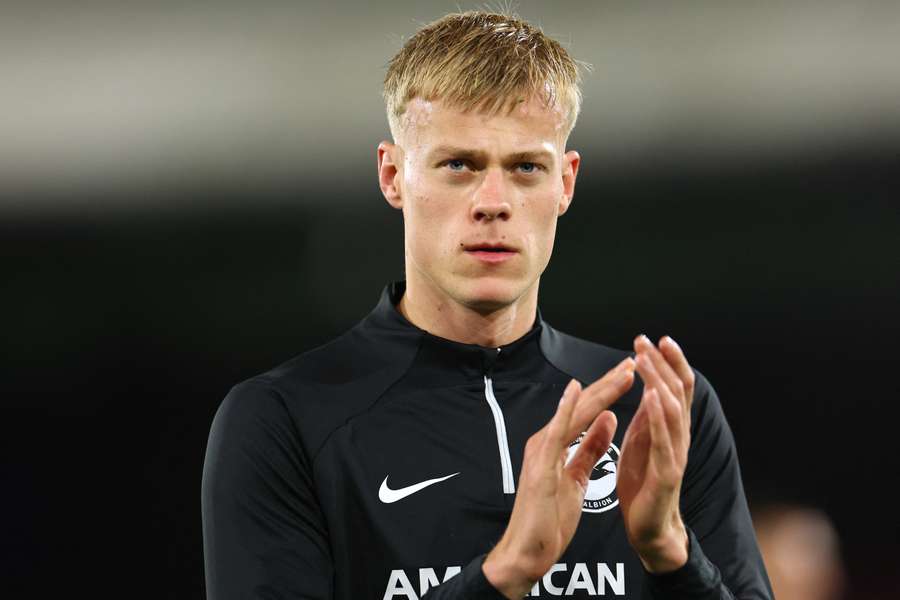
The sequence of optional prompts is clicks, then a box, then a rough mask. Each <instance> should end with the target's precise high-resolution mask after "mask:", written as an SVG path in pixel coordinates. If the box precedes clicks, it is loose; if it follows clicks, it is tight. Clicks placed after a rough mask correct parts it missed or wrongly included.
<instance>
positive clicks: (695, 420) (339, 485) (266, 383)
mask: <svg viewBox="0 0 900 600" xmlns="http://www.w3.org/2000/svg"><path fill="white" fill-rule="evenodd" d="M404 289H405V282H403V281H400V282H394V283H391V284H389V285H388V286H386V288H385V290H384V292H383V293H382V296H381V299H380V301H379V302H378V304H377V306H376V307H375V309H374V310H373V311H372V312H371V313H370V314H369V315H368V316H366V317H365V318H364V319H363V320H362V321H360V322H359V323H358V324H357V325H356V326H354V327H353V328H352V329H351V330H349V331H348V332H347V333H345V334H343V335H342V336H340V337H339V338H337V339H335V340H333V341H331V342H330V343H328V344H325V345H324V346H321V347H319V348H316V349H314V350H311V351H309V352H306V353H304V354H301V355H300V356H298V357H296V358H294V359H293V360H290V361H288V362H287V363H285V364H283V365H281V366H280V367H277V368H276V369H274V370H272V371H269V372H268V373H265V374H263V375H259V376H257V377H253V378H251V379H249V380H247V381H244V382H243V383H240V384H239V385H237V386H235V387H234V388H233V389H232V390H231V392H230V393H229V394H228V395H227V396H226V398H225V399H224V401H223V402H222V404H221V406H220V407H219V410H218V412H217V413H216V416H215V419H214V420H213V423H212V429H211V432H210V436H209V444H208V447H207V450H206V460H205V464H204V468H203V484H202V512H203V543H204V554H205V564H206V584H207V594H208V598H209V599H210V600H230V599H235V600H236V599H238V598H240V599H251V598H253V599H257V598H258V599H278V600H289V599H290V600H293V599H300V598H303V599H315V600H318V599H326V598H327V599H331V598H335V599H341V600H344V599H347V600H349V599H353V600H359V599H368V598H374V599H384V600H388V599H392V598H399V599H414V598H421V597H425V598H428V599H435V600H437V599H441V598H466V599H479V598H502V596H501V595H500V594H499V592H497V591H496V590H495V589H494V588H493V587H492V586H491V585H490V584H489V583H488V581H487V580H486V579H485V577H484V574H483V572H482V570H481V564H482V562H483V560H484V556H485V554H486V553H487V552H489V551H490V549H491V548H492V546H493V545H494V544H496V542H497V541H498V540H499V539H500V537H501V535H502V534H503V531H504V529H505V527H506V525H507V523H508V521H509V516H510V512H511V511H512V507H513V501H514V500H515V497H516V485H517V482H518V475H519V471H520V469H521V467H522V454H523V451H524V448H525V442H526V441H527V440H528V438H529V436H531V435H532V434H533V433H535V432H536V431H537V430H539V429H540V428H541V427H543V426H544V424H545V423H547V421H549V420H550V418H551V417H552V415H553V414H554V412H555V410H556V407H557V405H558V403H559V399H560V397H561V396H562V392H563V389H564V388H565V386H566V384H567V383H568V382H569V380H570V379H571V378H576V379H578V380H579V381H580V382H581V383H582V385H588V384H590V383H591V382H593V381H595V380H597V379H599V378H600V377H602V376H603V374H604V373H606V372H607V371H608V370H609V369H610V368H612V367H613V366H615V365H616V364H617V363H618V362H619V361H621V360H622V359H623V358H624V357H625V356H627V354H628V353H626V352H624V351H621V350H614V349H612V348H608V347H606V346H601V345H599V344H595V343H592V342H588V341H584V340H581V339H578V338H575V337H572V336H570V335H566V334H564V333H561V332H559V331H557V330H555V329H553V328H552V327H550V325H548V324H547V323H546V322H545V321H544V320H543V319H542V317H541V314H540V311H539V310H538V312H537V318H536V319H535V323H534V326H533V327H532V329H531V330H530V331H529V332H528V333H527V334H525V335H524V336H522V337H521V338H519V339H518V340H516V341H515V342H513V343H511V344H508V345H506V346H502V347H500V348H485V347H481V346H478V345H473V344H462V343H458V342H453V341H449V340H446V339H443V338H439V337H436V336H433V335H431V334H429V333H427V332H426V331H423V330H421V329H419V328H417V327H415V326H414V325H412V324H411V323H410V322H409V321H407V320H406V319H405V318H404V317H403V316H402V315H401V314H400V313H399V312H398V311H397V309H396V307H395V305H396V303H397V302H398V301H399V300H400V298H401V297H402V295H403V291H404ZM641 389H642V386H641V382H640V380H639V379H638V380H636V382H635V385H634V386H633V387H632V389H631V390H630V391H629V392H628V393H627V394H626V395H625V396H623V397H622V398H621V399H619V401H618V402H616V403H615V404H614V405H613V406H612V410H613V412H615V414H616V416H617V417H618V421H619V426H618V430H617V431H616V435H615V437H614V439H613V445H612V447H611V448H610V449H609V451H608V452H607V453H606V455H605V456H604V457H603V458H602V459H601V460H600V461H599V462H598V464H597V466H596V467H595V469H594V471H593V475H592V478H591V482H590V485H589V488H588V492H587V495H586V497H585V500H584V505H583V513H582V517H581V521H580V523H579V526H578V530H577V531H576V533H575V537H574V538H573V540H572V542H571V544H570V545H569V547H568V549H567V550H566V551H565V553H564V554H563V555H562V557H561V558H560V559H559V561H558V563H557V564H555V565H554V566H553V567H552V568H551V569H550V570H549V571H548V572H547V574H546V575H545V576H544V577H543V578H542V579H541V580H540V581H539V582H538V583H537V584H536V585H535V586H534V588H533V589H532V590H531V593H530V594H529V595H530V596H537V597H552V596H564V597H593V596H608V597H624V598H660V599H662V598H672V599H675V598H679V599H682V598H684V599H693V598H704V599H706V598H710V599H711V598H717V599H718V598H731V597H735V598H771V597H772V593H771V588H770V585H769V581H768V578H767V576H766V573H765V569H764V567H763V562H762V559H761V557H760V553H759V550H758V547H757V543H756V538H755V536H754V533H753V529H752V524H751V521H750V516H749V512H748V509H747V504H746V500H745V498H744V490H743V486H742V484H741V477H740V469H739V467H738V459H737V454H736V452H735V446H734V440H733V437H732V434H731V431H730V429H729V427H728V424H727V423H726V421H725V417H724V415H723V414H722V408H721V406H720V405H719V400H718V398H717V397H716V394H715V392H714V391H713V389H712V387H711V386H710V385H709V383H708V382H707V381H706V379H705V378H704V377H703V376H702V375H700V374H699V373H698V374H697V383H696V392H695V398H694V403H693V407H692V423H691V435H692V438H691V448H690V452H689V457H688V465H687V469H686V472H685V475H684V482H683V486H682V497H681V511H682V516H683V518H684V520H685V523H686V525H687V526H688V529H689V538H690V547H689V559H688V563H687V564H686V565H684V566H683V567H682V568H681V569H679V570H677V571H675V572H673V573H668V574H665V575H650V574H648V573H647V572H646V571H645V570H644V569H643V567H642V565H641V562H640V560H639V559H638V557H637V554H636V553H635V552H634V550H632V548H631V547H630V546H629V544H628V541H627V538H626V536H625V528H624V524H623V521H622V516H621V513H620V512H619V507H618V500H617V499H616V495H615V477H616V475H615V473H616V461H617V459H618V451H619V448H621V441H622V437H623V435H624V433H625V430H626V428H627V427H628V424H629V423H630V421H631V418H632V417H633V415H634V414H635V411H636V410H637V408H638V404H639V401H640V397H641ZM576 444H577V442H576ZM574 449H575V446H574V445H573V447H572V448H570V451H574Z"/></svg>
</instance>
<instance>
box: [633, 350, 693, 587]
mask: <svg viewBox="0 0 900 600" xmlns="http://www.w3.org/2000/svg"><path fill="white" fill-rule="evenodd" d="M634 349H635V352H636V353H637V356H636V361H635V362H636V365H637V370H638V373H640V375H641V378H642V379H643V380H644V394H643V397H642V398H641V405H640V407H639V408H638V411H637V413H636V414H635V416H634V418H633V419H632V421H631V425H629V427H628V430H627V431H626V432H625V438H624V440H623V442H622V453H621V457H620V458H619V464H618V474H617V477H618V479H617V482H616V493H617V495H618V497H619V506H620V508H621V510H622V516H623V518H624V520H625V531H626V533H627V534H628V540H629V542H630V543H631V545H632V547H633V548H634V549H635V550H636V551H637V553H638V556H639V557H640V559H641V562H642V563H643V564H644V567H645V568H646V569H647V570H648V571H649V572H651V573H664V572H669V571H674V570H675V569H678V568H679V567H681V566H682V565H684V563H686V562H687V558H688V550H687V545H688V537H687V530H686V529H685V527H684V522H683V521H682V520H681V513H680V511H679V508H678V503H679V499H680V496H681V482H682V479H683V477H684V469H685V466H686V465H687V455H688V449H689V448H690V445H691V439H690V438H691V402H692V401H693V398H694V372H693V371H692V370H691V367H690V365H688V362H687V360H686V359H685V357H684V354H683V353H682V352H681V348H679V347H678V344H676V343H675V341H674V340H673V339H672V338H670V337H663V338H662V339H661V340H660V343H659V348H657V347H655V346H654V345H653V343H652V342H651V341H650V340H649V339H648V338H647V336H644V335H642V336H639V337H638V338H636V339H635V342H634Z"/></svg>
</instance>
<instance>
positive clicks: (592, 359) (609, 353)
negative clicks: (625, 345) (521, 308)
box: [541, 322, 634, 384]
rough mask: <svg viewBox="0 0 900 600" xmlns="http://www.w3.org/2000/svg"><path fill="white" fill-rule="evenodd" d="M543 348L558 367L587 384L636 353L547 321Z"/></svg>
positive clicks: (546, 356) (552, 362)
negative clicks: (558, 327)
mask: <svg viewBox="0 0 900 600" xmlns="http://www.w3.org/2000/svg"><path fill="white" fill-rule="evenodd" d="M541 351H542V352H543V353H544V357H545V358H546V359H547V361H548V362H549V363H550V364H552V365H553V366H554V367H556V368H557V369H559V370H560V371H562V372H563V373H565V374H566V375H568V376H570V377H574V378H575V379H578V380H579V381H581V382H582V383H584V384H590V383H592V382H594V381H596V380H597V379H600V378H601V377H603V375H605V374H606V372H607V371H609V370H610V369H612V368H613V367H615V366H616V365H617V364H619V363H620V362H621V361H622V360H624V359H625V358H626V357H628V356H634V352H629V351H626V350H621V349H618V348H613V347H611V346H606V345H604V344H600V343H597V342H593V341H590V340H586V339H583V338H580V337H576V336H574V335H571V334H569V333H564V332H562V331H559V330H558V329H555V328H554V327H551V326H550V325H548V324H547V323H546V322H545V323H544V331H543V332H542V334H541Z"/></svg>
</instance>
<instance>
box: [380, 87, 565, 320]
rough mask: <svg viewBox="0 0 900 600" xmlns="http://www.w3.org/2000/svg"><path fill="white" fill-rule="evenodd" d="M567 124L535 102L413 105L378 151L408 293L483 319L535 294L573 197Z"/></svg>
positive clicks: (557, 113)
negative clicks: (396, 220) (480, 108)
mask: <svg viewBox="0 0 900 600" xmlns="http://www.w3.org/2000/svg"><path fill="white" fill-rule="evenodd" d="M565 136H566V131H565V118H564V115H563V113H562V112H560V111H559V110H554V109H548V108H546V107H544V106H542V105H541V103H540V102H538V101H536V100H531V101H529V102H524V103H520V104H519V105H518V106H517V108H516V109H515V110H514V111H513V112H511V113H510V114H504V113H501V114H498V115H487V114H484V113H479V112H474V111H472V112H463V111H461V110H459V109H457V108H454V107H451V106H446V105H444V104H443V103H442V102H441V101H439V100H438V101H432V102H429V101H424V100H421V99H414V100H412V101H411V102H410V103H409V105H408V107H407V111H406V114H405V115H404V126H403V131H402V132H401V133H400V135H399V136H398V137H399V139H397V140H396V143H394V144H391V143H388V142H382V143H381V144H380V145H379V147H378V168H379V176H380V183H381V189H382V192H383V193H384V195H385V198H386V199H387V200H388V202H389V203H390V204H391V205H392V206H394V207H395V208H398V209H400V210H402V211H403V220H404V232H405V244H406V267H407V279H408V282H409V283H408V285H410V284H411V282H412V281H413V278H416V281H417V282H422V283H424V284H425V285H427V286H428V287H429V288H431V290H432V291H434V292H435V293H437V294H438V295H439V296H440V297H442V298H446V299H449V300H452V301H455V302H457V303H459V304H462V305H465V306H468V307H470V308H473V309H475V310H478V311H479V312H491V311H494V310H497V309H500V308H503V307H505V306H508V305H510V304H512V303H514V302H516V301H517V300H519V299H520V298H522V297H523V296H524V295H525V294H526V293H528V292H529V291H532V292H533V293H535V294H536V293H537V284H538V280H539V277H540V275H541V273H543V271H544V269H545V268H546V266H547V263H548V262H549V260H550V255H551V253H552V251H553V241H554V238H555V235H556V219H557V217H559V215H562V214H563V213H565V212H566V210H567V209H568V207H569V203H570V202H571V199H572V194H573V192H574V188H575V176H576V174H577V171H578V164H579V156H578V154H577V153H576V152H574V151H570V152H565V148H564V146H565Z"/></svg>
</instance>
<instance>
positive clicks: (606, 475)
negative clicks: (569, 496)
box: [566, 433, 619, 513]
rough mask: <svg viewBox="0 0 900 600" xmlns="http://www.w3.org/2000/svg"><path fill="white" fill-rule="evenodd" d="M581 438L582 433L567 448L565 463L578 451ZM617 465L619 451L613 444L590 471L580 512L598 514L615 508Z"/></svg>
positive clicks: (617, 499) (617, 501)
mask: <svg viewBox="0 0 900 600" xmlns="http://www.w3.org/2000/svg"><path fill="white" fill-rule="evenodd" d="M583 438H584V434H583V433H582V434H581V435H580V436H578V439H577V440H575V441H574V442H572V444H571V445H570V446H569V449H568V450H567V452H566V463H568V462H569V461H570V460H571V459H572V457H573V456H575V451H576V450H578V446H579V445H580V444H581V440H582V439H583ZM618 463H619V449H618V448H617V447H616V445H615V444H610V445H609V450H607V451H606V453H605V454H604V455H603V456H601V457H600V460H598V461H597V464H595V465H594V468H593V469H591V479H590V481H588V488H587V492H586V493H585V495H584V502H582V504H581V510H582V511H584V512H593V513H600V512H605V511H607V510H609V509H611V508H615V506H616V505H617V504H619V498H618V497H617V496H616V465H618Z"/></svg>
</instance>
